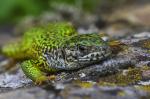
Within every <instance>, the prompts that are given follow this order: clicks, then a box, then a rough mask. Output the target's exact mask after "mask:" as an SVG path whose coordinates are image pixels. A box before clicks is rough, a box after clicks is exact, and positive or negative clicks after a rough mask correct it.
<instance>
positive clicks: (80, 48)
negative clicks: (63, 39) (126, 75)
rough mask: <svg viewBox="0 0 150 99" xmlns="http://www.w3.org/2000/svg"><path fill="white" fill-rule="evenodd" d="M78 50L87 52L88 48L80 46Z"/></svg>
mask: <svg viewBox="0 0 150 99" xmlns="http://www.w3.org/2000/svg"><path fill="white" fill-rule="evenodd" d="M78 48H79V50H81V51H84V50H86V47H85V46H83V45H79V46H78Z"/></svg>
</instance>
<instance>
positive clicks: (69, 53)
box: [47, 34, 111, 70]
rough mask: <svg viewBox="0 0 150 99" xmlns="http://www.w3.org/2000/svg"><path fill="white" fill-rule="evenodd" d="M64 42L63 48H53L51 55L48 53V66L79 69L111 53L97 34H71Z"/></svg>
mask: <svg viewBox="0 0 150 99" xmlns="http://www.w3.org/2000/svg"><path fill="white" fill-rule="evenodd" d="M64 44H65V45H64V46H63V48H60V49H58V50H57V51H56V50H55V52H53V53H54V54H51V56H50V54H49V58H48V64H50V65H51V66H50V67H54V68H57V69H64V70H71V69H72V70H73V69H79V68H81V67H84V66H87V65H90V64H93V63H98V62H101V61H102V60H104V59H105V58H106V57H108V56H109V55H110V54H111V50H110V47H109V46H108V44H107V43H106V42H104V41H103V40H102V39H101V37H100V35H98V34H83V35H76V36H72V37H71V38H70V39H69V40H67V41H66V42H65V43H64ZM47 55H48V54H47ZM54 56H55V57H54Z"/></svg>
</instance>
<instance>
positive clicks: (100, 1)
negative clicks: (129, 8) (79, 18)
mask: <svg viewBox="0 0 150 99" xmlns="http://www.w3.org/2000/svg"><path fill="white" fill-rule="evenodd" d="M124 1H129V0H0V24H4V23H12V22H13V23H14V22H17V21H18V20H20V19H21V18H23V17H24V16H29V15H33V16H38V15H40V14H41V13H42V12H43V11H47V10H48V11H50V10H52V8H53V7H52V5H53V4H55V5H57V4H58V6H59V4H61V3H67V4H69V5H72V6H75V7H78V8H81V9H82V10H86V11H91V12H92V11H97V10H99V11H101V10H102V11H104V12H105V10H108V8H109V9H111V8H112V7H114V6H116V5H117V6H118V2H121V3H123V2H124ZM112 5H113V6H112ZM56 7H57V6H56ZM110 7H111V8H110ZM100 9H101V10H100ZM102 11H101V12H102Z"/></svg>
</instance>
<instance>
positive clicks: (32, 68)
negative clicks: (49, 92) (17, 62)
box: [21, 60, 48, 85]
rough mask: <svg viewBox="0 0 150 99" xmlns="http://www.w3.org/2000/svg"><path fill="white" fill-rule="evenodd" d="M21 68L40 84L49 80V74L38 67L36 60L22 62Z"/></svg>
mask: <svg viewBox="0 0 150 99" xmlns="http://www.w3.org/2000/svg"><path fill="white" fill-rule="evenodd" d="M21 68H22V70H23V72H24V73H25V75H26V76H27V77H29V78H30V79H31V80H32V81H34V82H35V83H36V84H38V85H40V84H41V83H43V82H45V81H47V80H48V78H47V76H46V75H45V74H44V73H43V72H42V71H41V70H40V69H39V68H38V64H36V63H35V60H26V61H24V62H23V63H21Z"/></svg>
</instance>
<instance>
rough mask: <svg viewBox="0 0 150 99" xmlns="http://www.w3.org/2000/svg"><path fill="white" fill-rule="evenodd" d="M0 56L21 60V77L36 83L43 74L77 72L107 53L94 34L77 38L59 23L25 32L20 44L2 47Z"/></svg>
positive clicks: (45, 78)
mask: <svg viewBox="0 0 150 99" xmlns="http://www.w3.org/2000/svg"><path fill="white" fill-rule="evenodd" d="M1 53H2V54H3V55H5V56H7V57H12V58H13V59H14V60H17V61H21V68H22V70H23V71H24V73H25V75H26V76H27V77H29V78H30V79H31V80H33V81H35V82H37V83H40V82H43V81H46V80H47V76H46V75H45V73H47V72H48V73H51V72H57V71H58V70H74V69H79V68H81V67H85V66H88V65H89V64H93V63H97V62H99V61H101V60H103V59H104V58H106V57H108V56H109V55H110V54H111V51H110V50H109V46H108V45H107V43H105V42H104V41H103V40H102V39H101V37H100V36H99V35H98V34H86V35H78V33H77V32H76V31H75V29H74V27H73V26H72V25H71V24H69V23H65V22H60V23H51V24H48V25H46V26H41V27H37V28H33V29H31V30H29V31H27V32H26V33H25V34H24V36H23V38H22V40H21V41H20V42H16V43H14V44H8V45H4V46H3V47H2V49H1Z"/></svg>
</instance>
